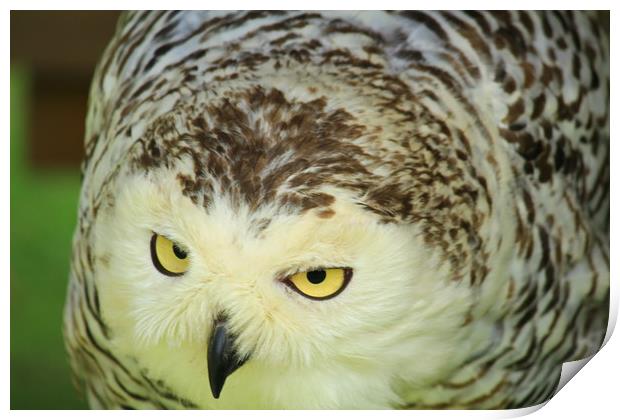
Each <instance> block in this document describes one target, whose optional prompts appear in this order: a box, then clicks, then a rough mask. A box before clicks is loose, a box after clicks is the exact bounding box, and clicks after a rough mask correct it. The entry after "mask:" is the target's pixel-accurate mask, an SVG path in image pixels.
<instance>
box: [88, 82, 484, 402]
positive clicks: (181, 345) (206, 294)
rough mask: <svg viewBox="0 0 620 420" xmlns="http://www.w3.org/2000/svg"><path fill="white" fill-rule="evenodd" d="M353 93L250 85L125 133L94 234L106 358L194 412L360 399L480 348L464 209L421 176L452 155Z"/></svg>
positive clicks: (419, 117) (393, 391)
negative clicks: (472, 321)
mask: <svg viewBox="0 0 620 420" xmlns="http://www.w3.org/2000/svg"><path fill="white" fill-rule="evenodd" d="M358 93H359V92H358V91H357V90H354V89H351V90H347V89H345V88H343V87H340V88H339V91H338V94H337V95H333V96H330V95H329V94H327V93H326V92H325V88H324V87H321V86H316V85H311V84H309V85H306V86H304V85H300V84H298V85H297V86H296V88H295V89H293V90H289V91H288V92H287V91H285V89H284V87H282V86H280V87H278V86H272V87H269V88H266V87H264V86H263V85H257V84H250V83H248V84H247V85H242V86H236V87H235V88H234V89H232V88H230V89H223V88H222V90H221V91H215V92H214V91H212V92H209V95H210V96H209V99H208V100H207V99H205V98H200V97H197V98H196V100H195V103H189V104H184V105H179V106H176V107H174V108H173V109H172V110H171V111H170V112H167V113H165V114H163V115H162V116H160V117H158V118H157V119H156V120H155V121H154V122H153V123H151V124H149V125H148V126H146V127H144V129H143V130H142V132H141V133H139V134H138V135H137V134H136V133H135V132H134V133H133V135H134V136H135V137H137V140H135V141H133V142H131V143H130V144H131V147H130V148H129V149H128V150H127V152H126V153H125V154H124V155H123V157H122V158H121V159H119V160H118V161H115V162H113V163H114V164H115V165H116V166H115V168H118V172H117V174H116V178H115V180H114V182H112V183H110V184H109V186H108V187H106V188H107V189H105V190H104V191H105V194H104V196H105V197H106V198H105V200H103V203H104V204H103V205H102V206H101V207H100V208H99V209H98V216H97V221H96V223H95V225H94V229H93V232H94V242H93V244H94V245H93V249H94V255H95V261H96V270H95V282H96V284H97V287H98V291H99V299H100V303H101V310H102V316H103V318H104V319H105V321H106V323H107V325H108V327H109V329H110V331H111V332H112V333H111V338H110V340H111V341H110V345H111V346H112V347H113V348H114V349H115V351H116V354H119V355H121V357H123V358H125V359H126V360H132V361H133V362H134V363H136V364H137V365H138V366H139V367H140V369H143V370H144V371H145V372H148V374H149V375H152V376H153V377H156V378H166V383H167V384H168V385H169V386H170V387H172V388H174V389H175V390H177V391H178V392H179V394H181V395H185V396H187V398H189V399H192V400H194V401H199V402H200V403H201V404H203V405H204V406H210V407H215V408H218V407H219V408H224V407H228V406H234V407H244V406H248V407H257V406H260V404H261V403H264V404H266V406H270V407H274V406H275V407H278V406H281V407H285V406H294V407H299V408H320V407H327V406H332V407H333V406H334V404H337V405H340V406H349V407H357V408H360V407H378V406H387V405H388V404H398V402H399V401H400V398H402V395H401V393H400V392H401V391H400V390H401V389H402V388H403V386H404V385H405V384H406V385H407V389H414V388H415V385H420V387H422V386H423V385H424V384H427V383H431V382H433V381H435V380H436V379H437V378H439V377H441V376H442V375H443V373H444V372H446V371H449V370H451V369H454V368H455V366H458V365H460V364H462V363H463V362H464V360H465V358H466V357H468V355H471V354H472V352H474V351H476V349H478V347H479V346H481V345H482V344H481V343H484V342H486V341H485V340H486V335H485V334H487V333H488V331H486V330H484V331H482V330H476V331H477V332H474V331H473V329H472V328H470V325H469V324H468V321H467V320H468V318H470V317H471V313H470V310H471V307H472V304H473V302H474V301H475V300H476V299H477V298H478V297H477V296H476V295H475V292H473V289H472V288H471V287H469V286H470V285H469V284H464V283H465V282H463V281H459V280H462V279H463V278H464V276H465V275H466V273H469V271H468V270H469V268H470V266H471V257H470V256H469V255H468V254H467V252H465V251H466V250H467V249H469V248H471V246H473V245H472V243H473V242H472V239H471V238H470V237H468V236H467V235H463V234H462V233H461V232H462V231H463V229H459V230H458V232H455V231H454V227H453V225H455V224H458V223H462V222H463V220H465V219H467V218H468V217H470V216H471V213H472V211H471V208H472V201H471V199H468V197H467V195H466V194H464V195H462V196H457V197H456V198H454V197H453V198H452V201H451V202H450V203H446V202H445V200H446V197H448V195H449V193H450V191H449V190H448V189H447V188H448V187H446V186H445V185H443V184H441V182H440V181H439V180H433V179H430V178H429V177H430V174H431V173H436V172H441V173H442V174H444V175H445V176H450V174H454V173H457V172H459V171H462V168H461V165H462V162H460V161H454V162H453V161H452V158H453V157H452V156H451V155H450V156H448V155H447V153H449V152H448V151H447V150H449V149H448V148H446V149H445V150H444V149H441V148H431V147H430V146H429V147H425V142H424V141H423V140H420V139H428V138H430V136H436V137H437V136H441V135H442V134H441V125H440V124H439V123H438V122H437V121H434V120H433V119H432V118H431V117H429V115H427V113H425V112H424V111H423V110H410V111H408V112H410V113H415V115H416V119H414V120H412V119H411V118H408V119H406V120H405V119H403V117H402V115H401V114H400V113H399V111H398V110H390V109H387V108H386V107H385V106H382V103H381V100H382V99H381V97H380V96H379V95H376V96H373V95H371V94H369V95H367V96H366V97H360V96H359V94H358ZM345 104H346V106H345ZM414 139H417V140H415V141H417V143H415V142H414ZM438 139H439V140H441V139H440V138H439V137H437V138H435V139H434V140H438ZM427 143H428V144H429V145H430V144H431V142H427ZM433 144H441V142H440V141H439V142H433ZM412 148H417V152H416V153H412ZM450 153H452V152H450ZM444 157H445V158H449V159H450V160H449V162H451V163H452V165H444V162H443V161H442V158H444ZM442 165H443V166H442ZM440 166H441V168H440ZM442 200H444V201H443V202H442ZM468 200H469V201H468ZM442 203H443V205H442ZM451 228H452V229H453V231H452V232H451V231H450V229H451ZM459 251H460V253H459ZM477 334H479V335H480V337H478V336H477ZM464 337H468V339H467V340H464ZM412 378H413V379H412ZM412 382H413V383H412ZM224 385H225V386H224ZM412 385H413V388H412Z"/></svg>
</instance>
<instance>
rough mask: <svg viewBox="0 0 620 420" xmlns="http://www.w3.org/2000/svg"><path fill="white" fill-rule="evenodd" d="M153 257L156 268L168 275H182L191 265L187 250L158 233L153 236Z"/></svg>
mask: <svg viewBox="0 0 620 420" xmlns="http://www.w3.org/2000/svg"><path fill="white" fill-rule="evenodd" d="M151 259H152V260H153V265H154V266H155V268H157V270H159V272H160V273H162V274H165V275H167V276H180V275H182V274H183V273H185V272H186V271H187V268H188V267H189V258H188V257H187V251H185V250H184V249H183V248H181V246H179V245H178V244H176V243H174V242H172V241H171V240H170V239H168V238H166V237H165V236H162V235H158V234H156V233H154V234H153V236H152V237H151Z"/></svg>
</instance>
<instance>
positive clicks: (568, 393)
mask: <svg viewBox="0 0 620 420" xmlns="http://www.w3.org/2000/svg"><path fill="white" fill-rule="evenodd" d="M3 4H6V5H7V6H8V7H9V8H10V9H17V10H21V9H23V10H27V9H31V10H36V9H48V8H49V7H50V6H52V5H53V6H54V7H56V8H59V9H72V8H74V9H83V10H105V9H107V10H114V9H125V8H133V9H148V8H161V9H165V8H168V7H170V6H175V7H178V8H186V9H202V8H212V9H219V8H220V7H217V6H219V5H221V3H217V4H216V3H213V2H209V1H190V0H178V1H175V2H174V4H172V3H171V2H167V3H166V2H160V1H152V0H151V1H118V0H109V1H106V2H89V3H82V2H78V1H64V0H63V1H55V2H53V3H50V2H46V1H21V2H17V1H8V2H3ZM225 5H226V8H229V9H251V8H260V9H314V10H317V9H374V8H378V7H380V8H384V9H398V8H415V7H416V6H417V7H418V8H425V6H429V5H432V6H433V7H434V8H447V9H451V8H452V9H460V8H462V7H463V5H464V4H463V3H462V2H456V1H437V0H436V1H433V2H432V4H429V3H426V2H404V1H389V0H388V1H381V2H369V1H367V0H366V1H364V0H360V1H356V2H334V1H333V0H330V1H326V0H315V1H312V2H308V1H306V2H291V1H282V0H277V1H276V0H268V1H261V2H256V1H255V2H250V1H238V0H229V1H227V2H226V3H225ZM466 6H467V8H471V9H479V8H480V9H493V8H497V7H498V6H502V7H503V8H520V9H554V8H563V9H580V8H584V6H587V7H588V8H592V9H611V8H612V7H611V6H612V3H611V1H598V0H590V1H588V2H587V3H586V2H584V1H573V0H569V1H562V2H550V1H532V0H522V1H520V2H519V3H515V2H510V3H508V2H502V3H498V2H496V1H495V2H493V1H469V2H467V3H466ZM9 16H10V15H9V10H8V9H7V10H6V12H5V13H3V14H2V17H1V18H0V28H1V29H0V31H2V33H3V35H6V36H2V37H1V38H2V42H1V44H0V45H1V46H2V50H3V53H4V54H3V56H4V57H9V45H10V44H9V36H10V35H9V34H10V29H9V28H10V26H9ZM617 22H618V19H616V18H615V12H614V11H613V10H612V13H611V28H612V29H611V34H612V42H611V45H618V44H617V43H616V39H615V38H616V37H615V30H614V23H617ZM615 57H616V56H615V54H613V53H612V54H611V58H612V62H611V68H612V69H613V68H615V67H616V66H615V61H616V60H615ZM6 64H8V63H6ZM611 73H612V74H614V72H613V70H612V72H611ZM0 75H1V76H2V80H4V81H5V82H4V83H3V84H2V85H1V87H0V89H2V91H1V97H2V102H1V103H2V113H1V114H0V127H2V128H3V129H4V130H5V131H4V132H5V135H7V134H8V133H7V132H8V131H9V101H10V95H9V88H8V86H9V65H3V66H0ZM613 86H615V85H613V84H612V92H613V91H615V90H617V89H614V88H613ZM614 97H615V96H614V95H612V108H611V109H612V118H611V124H612V132H614V131H613V128H614V126H615V123H614V121H615V118H614V117H615V116H616V115H617V113H614V110H615V108H614V106H613V98H614ZM2 143H3V145H5V149H4V153H3V155H2V160H3V165H1V168H2V169H1V171H2V177H3V180H2V183H1V186H0V188H2V190H1V191H2V195H1V196H3V197H5V200H3V202H2V204H1V205H0V211H1V212H2V222H1V223H2V230H1V232H3V233H4V238H3V239H4V240H3V241H2V245H1V246H2V248H1V252H0V255H1V257H0V258H2V260H1V262H2V264H1V266H2V268H3V270H4V272H5V278H10V268H9V267H10V255H9V252H10V251H9V235H8V233H9V231H10V229H9V226H10V225H9V212H10V207H9V200H8V199H6V198H8V197H9V177H10V172H9V158H10V153H9V150H8V149H9V142H8V141H6V138H5V141H4V142H2ZM615 157H616V147H615V146H614V145H613V144H612V153H611V162H612V164H611V176H612V179H618V177H617V176H616V175H617V170H616V167H615V165H613V162H615V161H617V159H615ZM611 185H612V187H611V202H612V203H614V202H616V197H617V188H616V187H614V186H615V183H614V182H611ZM612 213H613V211H612ZM614 220H615V219H612V221H611V238H612V239H611V250H612V254H611V261H612V263H611V264H612V268H611V272H612V273H615V270H614V269H615V264H614V261H615V256H614V254H613V250H614V249H615V247H614V238H616V235H615V234H617V232H618V228H617V223H615V222H614ZM4 287H5V289H4V294H3V301H4V305H3V309H2V315H1V316H2V318H3V325H4V326H5V328H4V331H5V341H4V343H8V342H9V339H10V335H9V314H10V290H9V282H6V281H5V282H4ZM618 288H619V283H618V281H617V280H615V279H614V276H613V275H612V297H611V306H612V308H611V319H612V323H611V324H610V331H611V330H612V328H613V325H614V324H615V321H616V319H617V313H618ZM0 349H1V350H0V351H1V352H2V355H3V356H4V360H5V363H4V364H3V365H2V367H3V372H2V373H3V377H4V378H5V380H4V382H3V383H2V385H1V386H2V396H3V397H4V407H5V412H6V411H8V410H9V401H10V399H9V388H10V379H9V378H10V376H9V371H10V350H9V346H8V345H7V344H3V345H2V346H0ZM618 356H620V342H619V340H618V338H617V337H613V336H612V337H611V339H610V340H609V341H608V342H607V344H606V345H605V347H604V348H603V349H602V350H601V352H600V354H597V355H596V356H594V358H593V360H592V361H591V362H590V363H588V364H587V365H586V366H585V367H584V368H583V372H580V373H579V374H578V378H577V379H576V380H572V381H570V382H569V383H568V384H567V385H566V386H565V387H564V388H563V389H561V390H560V392H559V393H558V395H556V396H555V397H554V398H553V399H552V400H551V401H550V402H549V403H547V404H546V406H544V407H543V408H542V409H541V410H538V411H536V412H534V413H533V414H530V417H529V418H532V419H552V418H559V417H561V418H566V419H583V418H584V417H585V416H588V417H590V418H611V417H612V416H613V414H612V413H617V412H618V408H617V405H616V400H617V399H618V397H617V395H618V386H617V381H618V376H617V375H618V373H619V372H620V369H619V366H620V362H619V357H618ZM531 411H532V409H523V410H512V411H497V412H489V411H413V412H402V411H401V412H399V411H390V412H382V413H380V414H379V413H376V412H372V411H344V412H343V411H338V412H320V413H316V412H311V411H306V412H294V413H291V412H271V411H246V412H236V411H228V412H217V413H202V412H186V413H181V412H175V413H174V414H173V415H174V416H175V417H176V416H181V417H182V418H189V417H192V418H196V417H197V416H200V417H202V416H209V415H213V416H216V418H218V419H219V418H224V419H227V418H228V419H229V418H238V417H244V418H250V417H251V418H252V419H253V420H254V419H262V418H265V419H270V420H274V419H278V418H287V419H288V418H290V416H295V417H296V418H297V417H298V416H299V417H301V418H304V417H306V418H310V416H312V417H314V416H317V415H318V416H321V417H323V416H326V417H332V416H333V417H336V416H338V417H339V418H340V417H344V418H356V419H366V418H368V419H370V418H372V419H374V418H376V416H377V415H380V416H381V417H383V416H385V417H390V418H396V417H399V418H404V417H405V416H406V418H408V419H409V418H416V419H417V418H421V419H425V418H433V419H445V418H472V419H481V418H506V417H514V416H518V415H523V414H526V413H528V412H531ZM10 415H11V416H12V417H14V418H30V417H35V416H36V417H40V416H41V415H44V416H45V417H46V418H47V417H51V418H52V419H53V418H61V417H62V418H63V419H64V418H67V417H68V418H81V417H82V416H84V415H85V413H83V412H78V411H48V412H45V413H39V412H31V411H11V412H10ZM87 415H88V416H94V417H99V418H102V417H108V416H111V415H114V416H121V417H127V416H134V415H140V416H144V415H146V416H149V417H151V416H152V417H159V418H162V417H163V416H169V415H170V414H167V413H165V412H148V413H144V412H142V413H140V414H132V413H131V412H115V413H108V412H89V413H88V414H87ZM160 416H161V417H160Z"/></svg>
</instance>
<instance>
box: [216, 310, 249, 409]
mask: <svg viewBox="0 0 620 420" xmlns="http://www.w3.org/2000/svg"><path fill="white" fill-rule="evenodd" d="M246 360H247V358H240V357H239V355H238V354H237V350H236V349H235V344H234V338H233V336H232V335H231V334H230V333H229V332H228V328H227V326H226V320H225V319H223V318H219V319H218V320H216V321H215V324H214V326H213V331H212V333H211V337H210V338H209V350H208V354H207V364H208V365H209V384H210V385H211V393H212V394H213V397H214V398H219V397H220V392H221V391H222V388H223V387H224V382H226V378H227V377H228V376H229V375H231V374H232V373H233V372H234V371H235V370H237V369H238V368H239V367H240V366H241V365H243V363H245V361H246Z"/></svg>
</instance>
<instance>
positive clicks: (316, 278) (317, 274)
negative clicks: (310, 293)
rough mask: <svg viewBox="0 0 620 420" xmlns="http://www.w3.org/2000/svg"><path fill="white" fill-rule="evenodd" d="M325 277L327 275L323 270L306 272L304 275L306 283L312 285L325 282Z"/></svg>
mask: <svg viewBox="0 0 620 420" xmlns="http://www.w3.org/2000/svg"><path fill="white" fill-rule="evenodd" d="M326 275H327V273H325V270H314V271H308V272H307V273H306V278H308V281H309V282H310V283H312V284H319V283H320V282H322V281H323V280H325V276H326Z"/></svg>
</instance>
